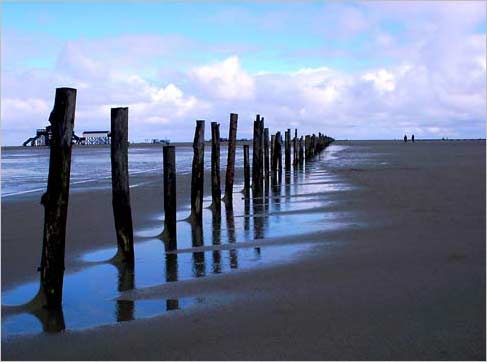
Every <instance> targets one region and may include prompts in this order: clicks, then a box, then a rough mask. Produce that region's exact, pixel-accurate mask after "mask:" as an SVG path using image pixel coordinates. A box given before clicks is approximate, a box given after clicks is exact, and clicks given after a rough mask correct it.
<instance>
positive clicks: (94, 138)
mask: <svg viewBox="0 0 487 362" xmlns="http://www.w3.org/2000/svg"><path fill="white" fill-rule="evenodd" d="M111 137H112V135H111V134H110V132H109V131H85V132H83V137H82V138H83V139H84V140H83V141H82V144H84V145H109V144H110V140H111Z"/></svg>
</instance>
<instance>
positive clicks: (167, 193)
mask: <svg viewBox="0 0 487 362" xmlns="http://www.w3.org/2000/svg"><path fill="white" fill-rule="evenodd" d="M162 158H163V161H162V162H163V168H164V231H163V236H164V239H165V241H166V247H167V249H168V250H176V249H177V234H176V208H177V207H176V200H177V198H176V151H175V147H174V146H163V147H162Z"/></svg>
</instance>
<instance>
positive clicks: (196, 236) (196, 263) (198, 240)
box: [191, 222, 206, 278]
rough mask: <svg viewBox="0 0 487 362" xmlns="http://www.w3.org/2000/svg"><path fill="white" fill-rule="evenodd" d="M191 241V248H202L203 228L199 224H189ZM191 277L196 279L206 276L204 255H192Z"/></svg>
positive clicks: (199, 252) (202, 253)
mask: <svg viewBox="0 0 487 362" xmlns="http://www.w3.org/2000/svg"><path fill="white" fill-rule="evenodd" d="M191 240H192V244H193V247H198V246H203V245H204V242H203V226H202V225H201V223H199V222H192V223H191ZM193 275H194V276H195V277H197V278H199V277H203V276H205V275H206V266H205V253H204V252H203V251H197V252H194V253H193Z"/></svg>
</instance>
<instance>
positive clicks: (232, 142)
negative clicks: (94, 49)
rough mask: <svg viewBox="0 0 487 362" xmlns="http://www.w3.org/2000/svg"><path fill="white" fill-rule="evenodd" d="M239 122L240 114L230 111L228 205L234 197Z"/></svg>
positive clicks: (227, 179) (226, 181) (227, 173)
mask: <svg viewBox="0 0 487 362" xmlns="http://www.w3.org/2000/svg"><path fill="white" fill-rule="evenodd" d="M237 122H238V114H236V113H230V129H229V132H228V133H229V134H228V156H227V171H226V175H225V176H226V177H225V197H224V201H225V203H227V204H228V205H231V204H232V201H233V198H232V194H233V179H234V175H235V147H236V143H237Z"/></svg>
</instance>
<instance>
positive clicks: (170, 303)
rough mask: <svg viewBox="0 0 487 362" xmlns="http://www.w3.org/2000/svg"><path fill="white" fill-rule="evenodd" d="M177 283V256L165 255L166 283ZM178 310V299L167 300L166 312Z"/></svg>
mask: <svg viewBox="0 0 487 362" xmlns="http://www.w3.org/2000/svg"><path fill="white" fill-rule="evenodd" d="M177 281H178V254H166V282H168V283H169V282H177ZM174 309H179V299H167V300H166V310H174Z"/></svg>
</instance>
